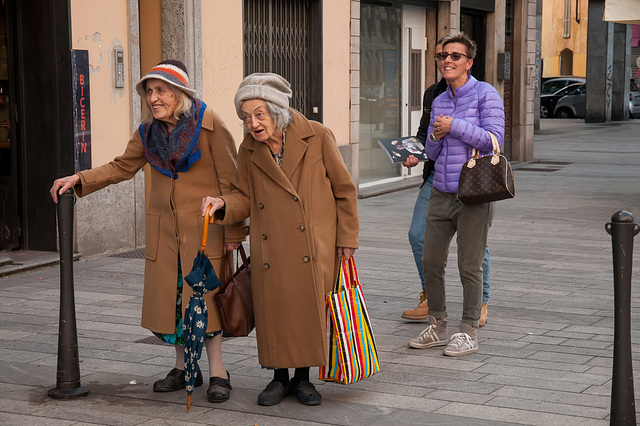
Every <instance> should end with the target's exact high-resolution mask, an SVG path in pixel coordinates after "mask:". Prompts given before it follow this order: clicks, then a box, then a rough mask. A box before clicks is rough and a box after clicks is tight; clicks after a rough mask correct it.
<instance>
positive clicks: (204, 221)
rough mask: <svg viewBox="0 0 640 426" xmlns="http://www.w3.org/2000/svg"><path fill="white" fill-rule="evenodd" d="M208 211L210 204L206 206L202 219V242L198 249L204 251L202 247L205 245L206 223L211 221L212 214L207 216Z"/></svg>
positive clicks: (207, 230)
mask: <svg viewBox="0 0 640 426" xmlns="http://www.w3.org/2000/svg"><path fill="white" fill-rule="evenodd" d="M210 211H211V206H208V207H207V213H206V214H205V215H204V220H203V222H202V244H200V251H204V249H205V248H206V247H207V234H208V233H209V225H208V223H213V216H209V212H210ZM207 222H208V223H207Z"/></svg>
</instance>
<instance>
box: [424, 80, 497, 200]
mask: <svg viewBox="0 0 640 426" xmlns="http://www.w3.org/2000/svg"><path fill="white" fill-rule="evenodd" d="M440 114H442V115H443V116H447V115H448V116H450V117H453V121H452V122H451V129H450V130H449V133H448V134H447V135H446V136H445V137H444V138H442V139H441V140H439V141H436V142H432V141H431V140H430V139H429V138H427V146H426V151H427V155H428V156H429V158H430V159H432V160H433V161H435V169H436V172H435V175H434V178H433V186H434V187H435V188H436V189H437V190H438V191H440V192H451V193H456V194H457V193H458V180H459V179H460V170H461V169H462V166H463V164H464V163H465V162H466V161H467V160H468V159H469V158H471V150H472V149H473V148H476V149H478V150H479V151H480V153H481V155H487V154H490V153H491V137H490V136H489V132H491V133H493V134H494V135H495V136H496V138H497V139H498V143H499V144H500V146H502V144H503V142H504V105H503V103H502V99H501V98H500V95H498V92H496V89H494V88H493V86H491V85H490V84H489V83H485V82H483V81H478V80H476V79H475V78H473V76H469V80H468V81H467V82H466V83H465V84H464V86H462V87H460V88H458V89H457V90H456V94H455V96H454V95H453V92H452V91H451V86H447V90H446V91H445V92H444V93H442V94H441V95H440V96H438V97H437V98H436V99H434V101H433V104H432V107H431V123H430V124H429V130H428V133H427V134H429V135H430V134H431V132H432V131H433V122H434V120H435V119H436V118H437V117H438V116H439V115H440Z"/></svg>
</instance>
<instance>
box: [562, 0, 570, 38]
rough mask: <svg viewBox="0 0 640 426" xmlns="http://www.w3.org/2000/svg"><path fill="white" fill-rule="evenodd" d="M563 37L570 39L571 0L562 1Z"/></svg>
mask: <svg viewBox="0 0 640 426" xmlns="http://www.w3.org/2000/svg"><path fill="white" fill-rule="evenodd" d="M562 35H563V37H564V38H569V37H571V0H564V30H563V34H562Z"/></svg>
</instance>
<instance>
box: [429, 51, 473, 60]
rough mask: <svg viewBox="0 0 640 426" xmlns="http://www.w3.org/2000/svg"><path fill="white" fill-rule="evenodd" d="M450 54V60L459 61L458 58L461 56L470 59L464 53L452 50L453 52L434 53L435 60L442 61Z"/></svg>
mask: <svg viewBox="0 0 640 426" xmlns="http://www.w3.org/2000/svg"><path fill="white" fill-rule="evenodd" d="M449 56H451V60H452V61H454V62H456V61H459V60H460V58H462V57H463V56H464V57H465V58H469V59H471V57H469V56H467V55H465V54H464V53H458V52H453V53H447V52H442V53H436V55H435V58H436V60H437V61H444V60H445V59H447V57H449Z"/></svg>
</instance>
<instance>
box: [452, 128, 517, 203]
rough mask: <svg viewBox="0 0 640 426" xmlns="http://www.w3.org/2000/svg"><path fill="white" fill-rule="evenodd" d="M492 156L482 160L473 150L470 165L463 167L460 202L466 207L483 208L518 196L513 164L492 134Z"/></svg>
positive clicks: (465, 164)
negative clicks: (501, 152) (487, 204)
mask: <svg viewBox="0 0 640 426" xmlns="http://www.w3.org/2000/svg"><path fill="white" fill-rule="evenodd" d="M489 135H490V136H491V143H492V145H493V152H492V154H491V155H486V156H484V157H480V153H479V152H478V151H477V150H476V149H475V148H474V149H473V152H472V154H471V158H470V159H469V161H467V162H466V163H464V165H463V166H462V170H461V171H460V181H459V182H458V199H459V200H460V201H461V202H462V203H463V204H480V203H489V202H491V201H498V200H505V199H507V198H513V197H515V196H516V187H515V184H514V182H513V170H511V164H509V162H508V161H507V159H506V158H505V156H504V155H502V154H500V145H498V140H497V139H496V137H495V135H494V134H493V133H491V132H489Z"/></svg>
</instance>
